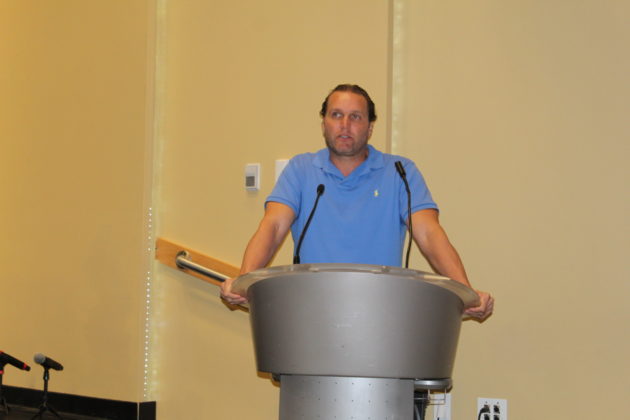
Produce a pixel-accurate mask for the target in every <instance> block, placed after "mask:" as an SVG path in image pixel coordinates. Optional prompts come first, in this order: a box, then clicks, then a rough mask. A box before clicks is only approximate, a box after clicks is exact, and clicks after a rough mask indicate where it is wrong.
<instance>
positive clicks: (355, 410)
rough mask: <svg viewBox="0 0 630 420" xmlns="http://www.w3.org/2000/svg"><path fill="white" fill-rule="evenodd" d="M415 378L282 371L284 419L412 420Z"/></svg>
mask: <svg viewBox="0 0 630 420" xmlns="http://www.w3.org/2000/svg"><path fill="white" fill-rule="evenodd" d="M413 411H414V381H413V380H412V379H390V378H351V377H338V376H305V375H282V376H281V380H280V420H294V419H301V420H321V419H336V420H351V419H355V420H356V419H368V418H371V419H387V420H409V419H412V418H413Z"/></svg>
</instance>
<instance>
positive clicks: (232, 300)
mask: <svg viewBox="0 0 630 420" xmlns="http://www.w3.org/2000/svg"><path fill="white" fill-rule="evenodd" d="M232 283H234V279H233V278H231V279H226V280H225V281H224V282H223V283H222V284H221V299H223V300H225V301H226V302H227V303H229V304H231V305H242V304H244V303H247V298H246V297H244V296H241V295H237V294H236V293H232Z"/></svg>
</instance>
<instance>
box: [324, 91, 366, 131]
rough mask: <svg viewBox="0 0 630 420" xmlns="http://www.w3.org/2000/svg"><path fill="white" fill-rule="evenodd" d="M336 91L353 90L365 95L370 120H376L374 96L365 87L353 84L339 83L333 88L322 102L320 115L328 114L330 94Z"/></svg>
mask: <svg viewBox="0 0 630 420" xmlns="http://www.w3.org/2000/svg"><path fill="white" fill-rule="evenodd" d="M335 92H352V93H356V94H357V95H361V96H363V97H364V98H365V100H366V101H367V106H368V121H370V122H373V121H376V106H375V105H374V102H373V101H372V98H370V95H368V93H367V92H366V91H365V89H363V88H362V87H361V86H359V85H351V84H342V85H337V87H335V88H334V89H333V90H331V91H330V93H329V94H328V96H326V99H324V102H323V103H322V109H321V111H319V115H321V116H322V118H324V117H325V116H326V111H327V110H328V98H330V95H332V94H333V93H335Z"/></svg>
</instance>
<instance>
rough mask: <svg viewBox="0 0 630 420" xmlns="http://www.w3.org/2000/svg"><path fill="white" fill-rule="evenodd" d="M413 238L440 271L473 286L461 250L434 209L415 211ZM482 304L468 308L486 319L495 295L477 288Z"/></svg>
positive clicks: (439, 272)
mask: <svg viewBox="0 0 630 420" xmlns="http://www.w3.org/2000/svg"><path fill="white" fill-rule="evenodd" d="M411 221H412V223H413V239H414V241H415V242H416V244H417V245H418V248H420V252H422V255H424V257H425V258H426V259H427V261H428V262H429V264H430V265H431V267H432V268H433V270H435V272H436V273H438V274H441V275H443V276H446V277H448V278H451V279H453V280H455V281H458V282H460V283H462V284H464V285H466V286H468V287H471V285H470V282H469V281H468V276H467V275H466V270H465V269H464V264H463V263H462V260H461V258H459V254H458V253H457V251H456V250H455V248H454V247H453V245H451V242H450V241H449V240H448V237H447V236H446V232H445V231H444V229H443V228H442V226H441V225H440V222H439V218H438V212H437V210H434V209H425V210H420V211H417V212H415V213H413V214H412V215H411ZM476 292H477V294H478V295H479V299H480V301H481V303H480V305H479V306H477V307H475V308H469V309H467V310H466V312H465V313H466V314H467V315H469V316H472V317H474V318H479V319H484V318H486V317H487V316H488V315H490V314H491V313H492V310H493V307H494V299H493V298H492V296H490V294H488V293H486V292H482V291H479V290H477V291H476Z"/></svg>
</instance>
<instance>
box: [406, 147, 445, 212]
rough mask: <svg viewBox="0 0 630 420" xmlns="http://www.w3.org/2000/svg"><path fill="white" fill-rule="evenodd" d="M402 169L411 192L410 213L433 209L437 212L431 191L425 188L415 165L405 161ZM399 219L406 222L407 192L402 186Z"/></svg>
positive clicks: (425, 185) (407, 160)
mask: <svg viewBox="0 0 630 420" xmlns="http://www.w3.org/2000/svg"><path fill="white" fill-rule="evenodd" d="M403 167H404V168H405V172H406V174H407V182H409V190H410V191H411V213H412V214H413V213H415V212H417V211H420V210H425V209H435V210H438V211H439V208H438V205H437V204H436V203H435V201H433V197H432V196H431V191H429V188H428V187H427V184H426V182H425V180H424V177H423V176H422V173H420V170H419V169H418V167H417V166H416V164H415V163H414V162H413V161H411V160H409V159H405V160H404V161H403ZM400 200H401V206H400V208H401V217H402V219H403V220H407V191H406V189H405V188H404V186H403V187H402V188H401V196H400Z"/></svg>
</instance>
